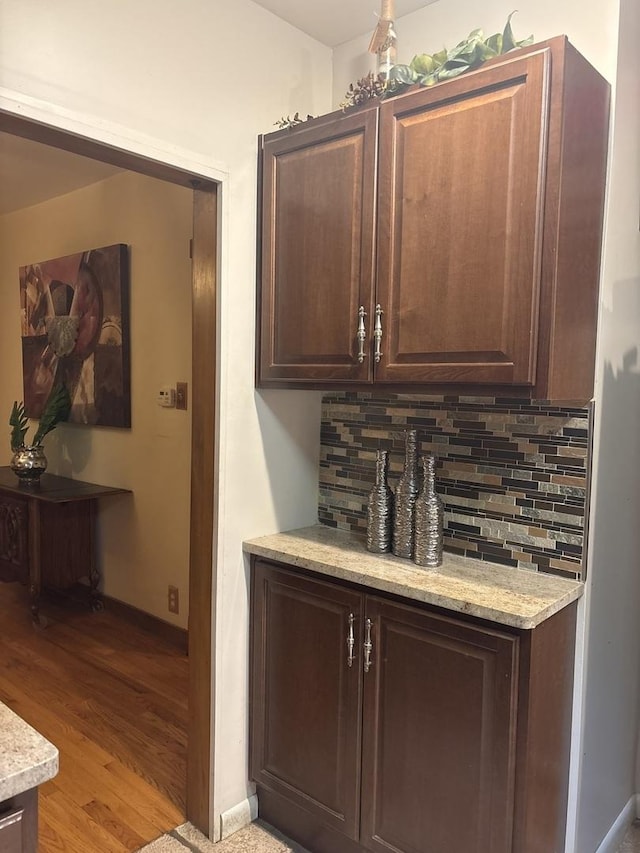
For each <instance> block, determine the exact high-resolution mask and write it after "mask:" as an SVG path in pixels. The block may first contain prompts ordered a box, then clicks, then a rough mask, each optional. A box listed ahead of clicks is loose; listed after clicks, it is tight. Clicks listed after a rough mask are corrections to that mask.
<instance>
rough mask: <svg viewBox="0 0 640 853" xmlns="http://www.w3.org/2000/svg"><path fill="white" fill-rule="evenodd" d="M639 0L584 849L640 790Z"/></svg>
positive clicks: (592, 565) (589, 698) (608, 375)
mask: <svg viewBox="0 0 640 853" xmlns="http://www.w3.org/2000/svg"><path fill="white" fill-rule="evenodd" d="M639 35H640V7H639V6H638V3H637V0H622V2H621V4H620V41H619V56H618V69H617V81H616V92H615V103H614V124H613V135H612V150H611V159H610V176H609V198H608V205H607V223H606V240H605V248H604V257H603V281H602V306H601V323H600V341H599V349H600V353H599V368H600V375H599V382H598V409H597V422H596V434H595V448H594V452H595V460H596V465H595V479H594V489H593V502H592V522H591V535H590V562H589V584H588V585H589V597H588V599H587V604H588V620H587V624H586V629H587V649H586V652H587V654H586V661H585V664H586V679H585V685H584V726H583V741H582V745H581V752H580V755H581V758H582V764H581V772H580V782H581V788H580V793H579V798H578V816H577V818H578V819H577V832H576V846H575V850H576V853H579V852H580V851H590V850H595V849H597V845H598V844H599V843H600V842H601V841H602V839H603V838H604V837H605V835H606V833H607V830H608V829H609V827H610V826H611V824H612V823H613V822H614V821H615V820H616V818H617V817H618V815H619V814H620V812H621V811H622V810H623V809H624V807H625V805H626V804H627V802H628V801H629V800H630V799H631V798H632V797H633V796H634V795H635V793H636V792H638V791H639V790H640V785H639V780H638V778H637V777H636V744H637V731H638V721H639V720H640V619H639V618H638V614H639V613H640V572H639V571H638V558H639V554H640V525H639V524H638V516H639V513H640V476H638V472H639V469H640V430H639V429H638V425H639V424H640V364H639V358H638V347H639V346H640V232H639V225H640V157H639V156H638V151H639V150H640V57H639V56H638V51H637V40H638V36H639Z"/></svg>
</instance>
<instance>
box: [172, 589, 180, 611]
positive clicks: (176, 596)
mask: <svg viewBox="0 0 640 853" xmlns="http://www.w3.org/2000/svg"><path fill="white" fill-rule="evenodd" d="M169 613H180V593H179V592H178V587H177V586H171V584H169Z"/></svg>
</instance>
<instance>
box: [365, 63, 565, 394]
mask: <svg viewBox="0 0 640 853" xmlns="http://www.w3.org/2000/svg"><path fill="white" fill-rule="evenodd" d="M548 54H549V52H548V51H540V52H538V53H536V54H533V55H531V56H529V57H526V58H523V59H518V60H511V61H507V62H505V63H504V64H501V65H497V66H496V67H494V68H487V69H485V70H483V71H482V72H481V73H479V74H477V75H475V76H472V77H465V78H464V80H463V79H462V78H460V79H458V80H454V81H451V82H449V83H447V84H446V85H443V86H437V87H435V88H434V89H426V90H421V91H418V92H415V93H413V94H410V95H407V96H406V97H404V98H397V99H395V100H393V101H388V102H387V103H385V104H383V105H382V107H381V129H380V180H379V226H378V297H377V298H378V301H379V302H380V303H381V305H382V308H383V310H384V312H385V313H384V338H383V358H382V361H381V363H380V365H379V366H378V367H377V368H376V379H377V380H380V381H394V382H398V381H402V382H470V383H509V384H524V385H526V384H529V385H530V384H532V383H533V382H534V381H535V376H536V373H535V370H536V362H535V354H536V344H537V334H538V302H539V278H540V259H541V248H542V234H541V232H542V229H541V215H542V204H543V182H544V166H545V157H546V125H547V113H548V76H549V75H548V67H549V55H548Z"/></svg>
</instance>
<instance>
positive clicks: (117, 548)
mask: <svg viewBox="0 0 640 853" xmlns="http://www.w3.org/2000/svg"><path fill="white" fill-rule="evenodd" d="M192 207H193V193H192V192H191V191H190V190H189V189H187V188H186V187H180V186H177V185H175V184H168V183H166V182H163V181H157V180H154V179H153V178H148V177H145V176H143V175H136V174H134V173H133V172H121V173H119V174H117V175H114V176H113V177H112V178H108V179H106V180H104V181H100V182H98V183H95V184H92V185H91V186H88V187H84V188H83V189H80V190H76V191H75V192H71V193H67V194H65V195H63V196H59V197H57V198H54V199H51V200H49V201H47V202H44V203H42V204H37V205H33V206H32V207H28V208H23V209H22V210H18V211H16V212H14V213H9V214H7V215H6V216H3V217H0V340H2V341H3V344H2V346H3V350H2V354H3V358H2V359H0V417H3V421H4V419H5V418H8V412H10V410H11V404H12V402H13V400H15V399H18V400H20V399H22V397H23V393H22V351H21V343H20V323H19V316H20V299H19V288H18V268H19V267H20V266H23V265H24V264H27V263H33V262H36V261H44V260H47V259H49V258H59V257H62V256H64V255H68V254H73V253H74V252H78V251H83V250H86V249H91V248H97V247H99V246H110V245H113V244H114V243H126V244H127V245H129V246H130V271H131V283H130V299H129V303H130V309H131V310H130V317H131V335H130V337H131V429H114V428H106V427H86V426H82V425H72V424H63V425H61V426H59V427H58V428H57V429H56V430H55V432H53V433H52V434H51V435H49V436H47V438H46V439H45V442H44V443H45V451H46V455H47V459H48V462H49V467H48V471H49V473H52V474H62V475H63V476H70V477H74V478H75V479H78V480H87V481H89V482H92V483H100V484H102V485H106V486H120V487H123V488H128V489H131V490H132V491H133V495H132V496H131V497H114V498H110V499H103V500H101V501H99V502H98V503H99V506H98V524H97V527H98V535H99V547H98V565H99V568H100V571H101V574H102V580H103V588H104V592H105V593H106V595H109V596H111V597H113V598H116V599H118V600H119V601H124V602H126V603H128V604H131V605H133V606H134V607H137V608H138V609H140V610H143V611H145V612H147V613H152V614H154V615H155V616H158V617H160V618H161V619H165V620H166V621H168V622H172V623H174V624H176V625H179V626H181V627H186V626H187V618H188V611H189V608H188V592H189V500H190V466H191V453H190V439H191V414H190V412H182V411H177V410H176V409H161V408H159V407H158V405H157V403H156V392H157V389H158V388H159V387H160V386H161V385H164V384H174V383H175V382H176V380H184V381H187V382H190V381H191V260H190V258H189V239H190V237H191V235H192V233H193V228H192V223H193V216H192ZM4 422H6V421H4ZM32 435H33V430H31V431H30V432H29V436H32ZM29 436H28V437H29ZM10 456H11V453H10V449H9V442H8V439H7V440H6V441H4V442H0V463H1V464H3V465H7V464H8V463H9V460H10ZM169 584H171V585H173V586H177V587H178V589H179V591H180V614H179V615H177V616H174V615H173V614H170V613H169V612H168V608H167V587H168V585H169Z"/></svg>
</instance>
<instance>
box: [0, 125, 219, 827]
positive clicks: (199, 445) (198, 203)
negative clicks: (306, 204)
mask: <svg viewBox="0 0 640 853" xmlns="http://www.w3.org/2000/svg"><path fill="white" fill-rule="evenodd" d="M0 131H2V132H5V133H9V134H13V135H14V136H18V137H22V138H24V139H30V140H34V141H36V142H40V143H42V144H44V145H48V146H52V147H54V148H59V149H62V150H65V151H68V152H71V153H74V154H79V155H81V156H83V157H89V158H91V159H93V160H97V161H100V162H103V163H108V164H111V165H113V166H116V167H117V168H120V169H125V170H128V171H132V172H138V173H140V174H142V175H147V176H149V177H153V178H157V179H160V180H162V181H168V182H170V183H174V184H179V185H181V186H185V187H188V188H189V189H190V190H191V191H192V193H193V238H192V239H193V244H192V273H191V276H192V278H191V296H192V364H193V365H195V366H197V369H194V370H193V371H192V385H191V389H190V392H191V393H190V398H191V400H190V405H191V407H192V430H191V498H190V526H189V555H190V556H189V602H190V606H189V622H188V636H189V687H188V706H189V713H188V724H187V734H188V750H187V783H186V816H187V819H188V820H190V821H191V822H192V823H193V824H194V825H195V826H197V827H198V828H199V829H200V830H201V831H202V832H204V833H205V834H209V830H210V826H209V821H210V792H211V789H212V784H213V780H212V764H211V731H212V699H211V685H212V678H213V658H212V630H213V624H212V617H213V612H214V611H213V609H212V600H213V590H214V588H215V587H214V573H215V566H214V559H213V558H214V544H215V509H216V501H215V497H216V447H215V436H216V434H217V429H216V427H217V422H216V409H215V400H216V357H217V338H216V327H217V322H216V302H217V254H218V185H217V184H216V182H215V181H212V180H209V179H206V178H203V177H202V176H200V175H197V174H194V173H191V172H188V171H186V170H184V169H181V168H178V167H175V166H172V165H170V164H168V163H160V162H158V161H156V160H152V159H149V158H146V157H144V156H141V155H138V154H134V153H131V152H128V151H125V150H121V149H116V148H112V147H110V146H108V145H105V144H103V143H101V142H98V141H95V140H92V139H89V138H86V137H80V136H77V135H74V134H72V133H70V132H67V131H65V130H62V129H59V128H54V127H51V126H48V125H44V124H40V123H38V122H35V121H32V120H30V119H28V118H24V117H22V116H17V115H14V114H12V113H7V112H1V111H0Z"/></svg>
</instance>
